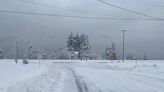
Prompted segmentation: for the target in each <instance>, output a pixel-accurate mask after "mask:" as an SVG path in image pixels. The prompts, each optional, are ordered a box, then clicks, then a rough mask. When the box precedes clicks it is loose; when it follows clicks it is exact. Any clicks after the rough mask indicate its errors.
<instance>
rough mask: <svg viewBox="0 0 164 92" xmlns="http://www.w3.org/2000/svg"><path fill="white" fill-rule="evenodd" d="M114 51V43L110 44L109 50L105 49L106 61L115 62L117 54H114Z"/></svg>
mask: <svg viewBox="0 0 164 92" xmlns="http://www.w3.org/2000/svg"><path fill="white" fill-rule="evenodd" d="M115 50H116V49H115V45H114V43H113V44H112V47H111V48H106V52H105V55H106V59H109V60H117V54H116V52H115Z"/></svg>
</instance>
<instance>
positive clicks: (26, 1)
mask: <svg viewBox="0 0 164 92" xmlns="http://www.w3.org/2000/svg"><path fill="white" fill-rule="evenodd" d="M19 1H21V2H24V3H28V4H32V5H37V6H41V7H48V8H55V9H62V10H66V11H71V12H76V13H82V14H91V15H93V14H94V15H101V16H108V15H105V14H100V13H95V12H87V11H82V10H77V9H70V8H62V7H57V6H50V5H48V4H43V3H37V2H34V1H31V0H19Z"/></svg>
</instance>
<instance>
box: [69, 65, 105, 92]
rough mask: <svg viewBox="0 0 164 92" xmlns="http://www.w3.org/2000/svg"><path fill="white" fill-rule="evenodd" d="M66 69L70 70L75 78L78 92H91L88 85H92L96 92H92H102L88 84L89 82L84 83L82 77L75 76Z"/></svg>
mask: <svg viewBox="0 0 164 92" xmlns="http://www.w3.org/2000/svg"><path fill="white" fill-rule="evenodd" d="M68 69H69V70H71V72H72V73H73V76H74V78H75V81H76V85H77V88H78V92H93V91H90V88H91V87H89V86H88V85H92V86H93V87H94V89H96V91H94V92H103V91H101V90H100V89H98V88H97V87H96V86H95V85H93V84H92V83H89V81H87V83H86V81H85V80H84V79H83V77H82V76H79V75H77V74H76V73H75V71H74V70H73V69H72V68H70V67H68ZM87 84H88V85H87Z"/></svg>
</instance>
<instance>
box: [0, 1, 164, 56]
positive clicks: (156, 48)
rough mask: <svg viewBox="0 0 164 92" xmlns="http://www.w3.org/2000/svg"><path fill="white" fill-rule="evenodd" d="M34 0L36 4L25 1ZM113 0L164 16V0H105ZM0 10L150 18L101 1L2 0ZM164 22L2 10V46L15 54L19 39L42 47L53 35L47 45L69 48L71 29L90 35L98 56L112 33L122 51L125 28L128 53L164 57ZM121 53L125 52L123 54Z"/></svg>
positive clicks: (0, 25)
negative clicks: (33, 13)
mask: <svg viewBox="0 0 164 92" xmlns="http://www.w3.org/2000/svg"><path fill="white" fill-rule="evenodd" d="M24 1H27V2H28V1H32V2H35V3H36V4H30V3H25V2H24ZM105 1H107V2H109V3H112V4H115V5H118V6H120V7H124V8H127V9H130V10H134V11H137V12H141V13H144V14H147V15H151V16H155V17H160V18H164V11H163V9H164V1H162V0H105ZM0 10H14V11H24V12H38V13H51V14H66V15H77V16H96V17H100V16H102V17H114V18H115V17H119V18H146V17H144V16H140V15H136V14H133V13H130V12H126V11H123V10H120V9H117V8H114V7H111V6H108V5H105V4H103V3H101V2H99V1H97V0H0ZM163 25H164V22H162V21H120V20H99V19H76V18H59V17H47V16H34V15H20V14H9V13H0V43H1V44H0V48H1V49H2V50H3V51H4V52H5V54H6V55H7V54H9V53H12V50H13V48H14V43H15V41H17V40H18V41H19V42H20V44H27V43H28V41H31V42H32V43H33V45H34V47H36V48H37V47H41V46H42V44H43V40H44V39H46V38H47V37H48V36H49V35H53V36H54V37H55V38H53V39H48V40H46V44H47V45H46V46H47V48H51V49H52V48H54V49H57V48H60V47H65V45H66V44H65V42H66V38H67V36H68V35H69V34H70V32H73V33H77V32H78V33H85V34H88V35H89V39H90V43H91V45H92V48H93V50H95V53H97V55H99V56H101V54H102V53H103V51H105V47H106V46H110V45H111V41H110V40H109V39H106V38H103V37H102V35H110V36H111V37H112V39H113V40H114V42H115V43H116V46H117V51H118V52H121V51H122V50H121V49H122V32H121V30H122V29H127V32H126V44H125V45H126V54H128V53H133V54H135V55H136V56H137V57H139V58H141V57H142V56H143V54H144V53H146V54H147V55H148V58H149V59H164V49H163V48H164V40H163V39H164V36H163V34H164V31H163V29H164V26H163ZM120 56H121V54H120Z"/></svg>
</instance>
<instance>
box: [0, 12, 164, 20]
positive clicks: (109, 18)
mask: <svg viewBox="0 0 164 92" xmlns="http://www.w3.org/2000/svg"><path fill="white" fill-rule="evenodd" d="M0 13H11V14H24V15H37V16H49V17H50V16H51V17H67V18H79V19H102V20H127V21H128V20H129V21H130V20H131V21H132V20H136V21H164V20H163V19H162V20H159V19H136V18H112V17H94V16H76V15H60V14H48V13H36V12H23V11H7V10H0Z"/></svg>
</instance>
